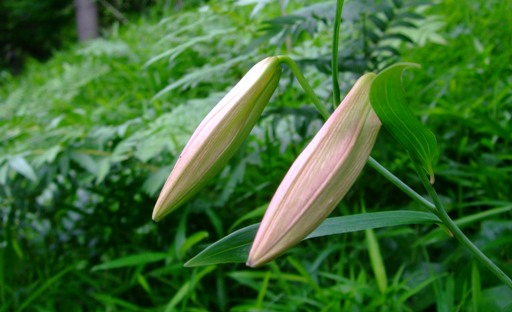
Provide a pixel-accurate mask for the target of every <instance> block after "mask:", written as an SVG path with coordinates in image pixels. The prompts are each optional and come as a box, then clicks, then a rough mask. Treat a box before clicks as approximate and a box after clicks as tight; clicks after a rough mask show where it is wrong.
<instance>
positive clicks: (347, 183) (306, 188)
mask: <svg viewBox="0 0 512 312" xmlns="http://www.w3.org/2000/svg"><path fill="white" fill-rule="evenodd" d="M374 77H375V74H366V75H364V76H363V77H361V78H360V79H359V80H358V81H357V82H356V84H355V85H354V87H353V88H352V90H351V91H350V92H349V93H348V95H347V96H346V97H345V99H344V100H343V102H342V103H341V104H340V106H339V107H338V108H337V109H336V110H335V111H334V113H333V114H332V115H331V117H329V119H328V120H327V121H326V123H325V124H324V125H323V127H322V128H321V129H320V131H319V132H318V134H317V135H316V136H315V137H314V138H313V140H312V141H311V142H310V143H309V145H308V146H307V147H306V148H305V149H304V151H303V152H302V153H301V154H300V155H299V157H298V158H297V159H296V160H295V162H294V163H293V165H292V166H291V168H290V169H289V170H288V173H287V174H286V176H285V177H284V179H283V181H282V182H281V184H280V186H279V188H278V189H277V191H276V193H275V194H274V197H273V198H272V200H271V202H270V204H269V207H268V209H267V211H266V213H265V216H264V217H263V221H262V222H261V225H260V227H259V229H258V232H257V234H256V238H255V240H254V243H253V245H252V248H251V251H250V253H249V258H248V260H247V265H248V266H252V267H256V266H259V265H262V264H264V263H266V262H268V261H271V260H272V259H274V258H276V257H277V256H279V255H280V254H281V253H283V252H284V251H285V250H286V249H288V248H290V247H292V246H294V245H295V244H297V243H299V242H300V241H301V240H302V239H304V238H305V237H306V236H307V235H308V234H309V233H311V232H312V231H313V230H314V229H315V228H316V227H317V226H318V225H320V223H321V222H322V221H323V220H324V219H325V218H327V216H328V215H329V214H330V213H331V212H332V210H334V208H335V207H336V205H337V204H338V203H339V202H340V201H341V199H342V198H343V196H345V194H346V193H347V192H348V190H349V189H350V187H351V186H352V185H353V184H354V182H355V180H356V178H357V177H358V175H359V173H360V172H361V170H362V169H363V167H364V165H365V163H366V161H367V159H368V156H369V155H370V152H371V150H372V148H373V145H374V143H375V140H376V138H377V134H378V132H379V129H380V126H381V123H380V120H379V119H378V117H377V115H376V114H375V112H374V111H373V109H372V107H371V105H370V100H369V92H370V85H371V82H372V80H373V78H374Z"/></svg>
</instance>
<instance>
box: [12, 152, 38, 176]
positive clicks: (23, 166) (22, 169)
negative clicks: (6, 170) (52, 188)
mask: <svg viewBox="0 0 512 312" xmlns="http://www.w3.org/2000/svg"><path fill="white" fill-rule="evenodd" d="M9 165H10V166H11V168H12V169H14V170H15V171H16V172H18V173H19V174H21V175H23V176H24V177H25V178H27V179H29V180H30V181H32V182H36V181H37V175H36V173H35V171H34V169H32V166H31V165H30V164H29V163H28V162H27V161H26V160H25V158H23V157H21V156H15V157H13V158H11V159H10V160H9Z"/></svg>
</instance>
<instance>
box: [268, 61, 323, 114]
mask: <svg viewBox="0 0 512 312" xmlns="http://www.w3.org/2000/svg"><path fill="white" fill-rule="evenodd" d="M277 58H278V59H279V61H280V62H281V63H284V64H286V65H287V66H288V67H289V68H290V70H291V71H292V73H293V74H294V75H295V78H296V79H297V81H298V82H299V84H300V85H301V86H302V88H303V89H304V92H306V94H307V96H308V97H309V98H310V100H311V101H312V102H313V104H314V105H315V107H316V109H317V110H318V112H319V113H320V115H322V117H323V118H324V120H327V119H328V118H329V116H330V114H329V112H328V111H327V109H326V108H325V107H324V105H323V104H322V101H320V99H319V98H318V96H317V95H316V94H315V91H313V88H311V86H310V85H309V83H308V81H307V80H306V78H305V77H304V75H303V74H302V72H301V70H300V68H299V66H298V65H297V63H295V61H294V60H292V59H291V58H290V57H289V56H287V55H279V56H277Z"/></svg>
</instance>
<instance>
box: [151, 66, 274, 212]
mask: <svg viewBox="0 0 512 312" xmlns="http://www.w3.org/2000/svg"><path fill="white" fill-rule="evenodd" d="M280 76H281V65H280V63H279V60H278V59H277V58H276V57H268V58H266V59H264V60H262V61H261V62H259V63H257V64H256V65H254V66H253V67H252V68H251V70H250V71H249V72H248V73H247V74H246V75H245V76H244V77H243V78H242V80H240V82H239V83H238V84H237V85H236V86H235V87H234V88H233V89H231V91H230V92H229V93H228V94H227V95H226V96H225V97H224V98H223V99H222V100H221V101H220V102H219V103H218V104H217V105H216V106H215V107H214V108H213V109H212V110H211V111H210V113H209V114H208V115H207V116H206V117H205V119H204V120H203V121H202V122H201V124H200V125H199V127H198V128H197V129H196V131H195V132H194V134H192V137H191V138H190V140H189V141H188V143H187V145H186V146H185V148H184V149H183V151H182V153H181V155H180V156H179V158H178V160H177V161H176V164H175V166H174V169H173V170H172V172H171V174H170V175H169V177H168V178H167V181H166V182H165V185H164V187H163V188H162V191H161V192H160V196H159V197H158V200H157V203H156V205H155V208H154V210H153V219H154V220H155V221H159V220H161V219H162V218H163V217H164V216H165V215H167V214H169V213H170V212H172V211H173V210H174V209H176V208H178V206H180V205H182V204H183V203H185V202H186V201H187V200H189V199H190V198H191V197H192V196H194V195H195V194H196V193H197V192H198V191H199V190H200V189H201V188H202V187H203V186H204V185H205V184H206V183H207V182H208V181H209V180H210V179H211V178H212V177H214V176H215V175H216V174H218V173H219V172H220V171H221V170H222V168H223V167H224V166H225V165H226V163H227V162H228V160H229V159H230V158H231V157H232V156H233V155H234V154H235V152H236V151H237V149H238V147H240V145H241V144H242V143H243V141H244V140H245V139H246V138H247V136H248V135H249V133H250V132H251V129H252V128H253V127H254V125H255V124H256V121H257V120H258V118H259V117H260V115H261V113H262V111H263V109H264V108H265V106H266V105H267V103H268V101H269V99H270V97H271V96H272V94H273V93H274V90H275V89H276V87H277V85H278V82H279V78H280Z"/></svg>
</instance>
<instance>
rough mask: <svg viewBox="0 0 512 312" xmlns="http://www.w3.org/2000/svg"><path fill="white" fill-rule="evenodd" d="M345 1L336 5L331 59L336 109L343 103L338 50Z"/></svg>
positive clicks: (339, 0)
mask: <svg viewBox="0 0 512 312" xmlns="http://www.w3.org/2000/svg"><path fill="white" fill-rule="evenodd" d="M343 2H344V0H338V1H337V3H336V18H335V19H334V30H333V35H332V58H331V72H332V93H333V94H332V100H333V102H334V103H333V105H334V108H336V107H337V106H338V105H339V104H340V102H341V96H340V83H339V81H338V48H339V44H340V24H341V13H342V11H343Z"/></svg>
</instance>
